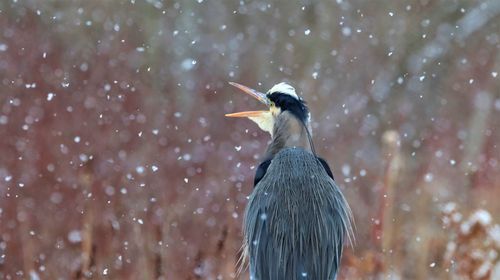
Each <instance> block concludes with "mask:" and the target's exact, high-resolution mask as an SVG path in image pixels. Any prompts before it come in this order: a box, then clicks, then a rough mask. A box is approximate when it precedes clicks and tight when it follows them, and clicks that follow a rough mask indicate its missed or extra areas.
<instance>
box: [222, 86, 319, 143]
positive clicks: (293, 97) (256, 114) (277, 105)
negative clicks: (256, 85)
mask: <svg viewBox="0 0 500 280" xmlns="http://www.w3.org/2000/svg"><path fill="white" fill-rule="evenodd" d="M229 84H230V85H232V86H234V87H237V88H238V89H240V90H242V91H243V92H244V93H246V94H248V95H250V96H252V97H253V98H255V99H257V100H259V101H260V102H261V103H263V104H265V105H266V106H267V107H268V110H263V111H245V112H238V113H232V114H226V117H240V118H241V117H244V118H249V119H250V120H252V121H253V122H255V123H256V124H257V125H258V126H259V128H260V129H262V130H264V131H266V132H269V133H270V134H271V135H273V128H274V124H275V123H276V120H277V118H279V117H280V116H281V114H282V113H283V112H285V111H288V112H289V113H290V114H291V116H293V117H295V118H297V119H298V120H299V121H301V122H302V123H303V124H304V125H307V124H308V123H309V120H310V114H309V110H308V108H307V106H306V103H305V101H304V100H303V99H302V98H300V97H299V96H298V95H297V93H296V92H295V89H294V88H293V87H292V86H291V85H289V84H287V83H279V84H276V85H274V86H273V87H272V88H271V89H270V90H268V91H267V93H262V92H259V91H257V90H254V89H251V88H249V87H247V86H244V85H240V84H237V83H233V82H230V83H229Z"/></svg>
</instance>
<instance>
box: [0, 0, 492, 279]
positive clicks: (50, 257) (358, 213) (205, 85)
mask: <svg viewBox="0 0 500 280" xmlns="http://www.w3.org/2000/svg"><path fill="white" fill-rule="evenodd" d="M20 2H23V3H20ZM239 2H240V1H218V0H214V1H181V2H175V1H171V2H169V1H165V3H162V2H157V1H153V0H152V1H128V2H120V1H84V2H81V3H77V2H75V1H3V2H2V3H1V4H0V136H1V137H0V278H1V279H26V278H30V277H31V279H37V277H39V278H40V279H58V278H59V277H61V278H65V279H86V278H93V279H101V278H109V279H232V278H237V275H236V265H237V262H238V259H239V249H240V246H241V239H242V238H241V224H242V214H243V209H244V207H245V205H246V201H247V200H246V197H247V195H248V194H249V193H250V192H251V191H252V179H253V173H254V171H255V166H256V165H257V164H258V163H259V159H260V158H259V157H260V155H261V154H262V153H263V151H264V149H265V146H266V141H267V140H268V138H267V137H268V136H267V135H265V134H264V133H262V132H260V131H258V128H257V127H256V126H255V125H254V124H252V123H251V122H249V121H245V120H234V119H225V118H224V117H223V115H224V114H225V113H228V112H234V111H237V110H239V109H249V110H253V109H259V108H257V107H258V106H260V105H259V104H257V103H256V102H254V101H249V99H247V98H245V97H244V96H243V95H241V94H239V93H237V92H236V90H235V89H233V88H231V87H230V86H228V85H227V81H237V82H239V83H242V84H246V85H249V86H252V87H255V88H258V89H260V90H263V91H264V90H266V89H267V88H270V87H271V86H272V85H273V84H275V83H277V82H281V81H283V80H286V81H288V82H290V83H291V84H293V85H294V86H295V87H296V88H297V90H298V92H299V93H300V94H301V95H302V96H303V97H304V98H305V99H306V100H307V101H308V105H309V107H310V109H311V111H312V114H313V131H314V138H315V143H316V150H317V151H318V153H319V154H320V155H321V156H322V157H323V158H325V159H327V161H328V162H329V163H330V166H331V167H332V170H333V173H334V177H335V178H336V180H337V182H338V183H339V185H340V186H341V188H342V190H343V191H344V193H345V194H346V197H347V199H348V201H349V203H350V205H351V208H352V210H353V212H354V216H355V220H356V244H354V246H353V248H352V249H351V248H347V249H346V250H345V252H346V254H345V256H344V259H343V267H342V276H343V279H382V277H384V278H383V279H387V278H386V277H387V276H391V275H392V276H395V277H400V279H447V278H453V277H454V276H456V277H458V276H463V277H476V276H477V277H476V279H488V277H490V278H492V277H494V276H493V275H494V265H495V263H497V262H498V254H499V247H498V243H497V242H498V240H496V239H495V237H493V236H490V235H489V234H490V233H491V232H494V231H495V230H497V226H495V224H498V223H499V220H498V217H499V216H500V203H498V197H500V164H499V160H500V159H499V155H500V147H499V146H498V145H499V144H498V143H500V129H498V120H500V96H499V93H500V76H498V72H500V59H499V51H498V50H499V40H500V39H499V37H498V30H499V22H500V21H498V18H499V14H500V8H499V7H498V6H499V5H498V4H496V1H479V2H485V3H487V4H481V3H479V2H478V1H472V0H471V1H458V2H460V3H455V2H454V3H452V4H451V3H450V1H422V0H418V1H404V4H403V3H397V4H394V5H393V6H391V7H388V6H387V5H380V4H377V3H376V1H357V0H353V1H346V0H344V1H303V2H304V4H300V5H299V3H298V2H297V3H295V2H293V1H290V2H286V3H282V4H280V5H278V4H271V3H269V5H268V4H266V3H263V2H260V1H241V3H243V4H241V5H240V3H239ZM309 2H311V3H309ZM452 2H453V1H452ZM488 3H489V4H488ZM484 5H486V6H484ZM478 19H481V20H478ZM449 201H453V202H455V203H456V205H457V206H456V208H453V210H452V211H446V212H445V214H444V221H445V226H444V227H443V225H442V220H443V214H442V211H441V208H442V206H443V205H446V203H447V202H449ZM446 209H447V208H446ZM477 209H483V210H485V211H488V212H489V213H490V215H491V221H490V223H488V224H483V223H482V222H481V219H479V220H474V219H475V218H474V217H475V215H477V212H474V211H476V210H477ZM481 211H482V210H481ZM458 213H461V215H462V216H463V218H462V219H460V220H455V219H454V218H453V217H454V215H457V214H458ZM475 213H476V214H475ZM469 216H470V217H469ZM466 217H467V218H466ZM474 221H476V222H474ZM464 223H466V224H467V225H468V226H469V229H468V231H466V232H464V231H462V229H461V228H462V227H463V224H464ZM450 244H454V245H450ZM477 251H481V252H486V254H485V255H482V257H481V258H480V259H478V255H477V254H476V252H477ZM485 256H487V258H488V259H484V258H485ZM485 261H487V262H489V263H490V264H491V265H490V266H488V267H486V268H483V266H482V265H483V264H484V262H485ZM245 277H247V275H246V274H245V273H243V274H242V276H241V278H242V279H245ZM396 279H397V278H396Z"/></svg>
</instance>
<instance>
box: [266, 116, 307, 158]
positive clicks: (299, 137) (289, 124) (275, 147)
mask: <svg viewBox="0 0 500 280" xmlns="http://www.w3.org/2000/svg"><path fill="white" fill-rule="evenodd" d="M307 129H309V127H308V128H307ZM309 131H310V129H309ZM287 147H301V148H304V149H306V150H310V146H309V141H308V137H307V131H306V128H305V127H304V124H303V123H302V121H300V120H299V119H297V118H296V117H295V116H294V115H292V114H291V113H289V112H287V111H285V112H283V113H281V114H279V116H278V117H277V118H276V121H275V123H274V128H273V136H272V140H271V143H270V144H269V146H268V147H267V151H266V155H267V156H268V157H273V156H274V155H275V154H277V153H278V152H279V151H281V150H282V149H284V148H287Z"/></svg>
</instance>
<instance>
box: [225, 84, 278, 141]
mask: <svg viewBox="0 0 500 280" xmlns="http://www.w3.org/2000/svg"><path fill="white" fill-rule="evenodd" d="M229 84H230V85H232V86H234V87H237V88H239V89H240V90H242V91H243V92H244V93H246V94H248V95H250V96H251V97H253V98H255V99H257V100H259V101H260V102H261V103H264V104H265V105H266V106H267V107H270V105H271V101H270V100H269V98H267V96H266V94H264V93H262V92H259V91H256V90H254V89H251V88H249V87H247V86H244V85H240V84H238V83H233V82H229ZM226 117H231V118H249V119H250V120H252V121H254V122H255V123H257V125H258V126H259V128H260V129H262V130H264V131H266V132H269V133H270V134H271V136H272V135H273V133H272V130H273V117H272V113H271V111H270V110H267V111H245V112H238V113H232V114H226Z"/></svg>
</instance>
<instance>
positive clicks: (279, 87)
mask: <svg viewBox="0 0 500 280" xmlns="http://www.w3.org/2000/svg"><path fill="white" fill-rule="evenodd" d="M273 92H281V93H284V94H288V95H290V96H291V97H293V98H295V99H297V100H300V97H299V96H298V95H297V93H296V92H295V89H294V88H293V87H292V86H291V85H289V84H287V83H279V84H276V85H274V86H273V87H272V88H271V89H270V90H268V91H267V93H268V94H269V93H273Z"/></svg>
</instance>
